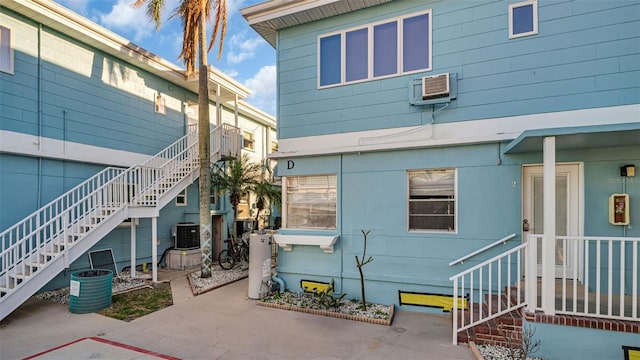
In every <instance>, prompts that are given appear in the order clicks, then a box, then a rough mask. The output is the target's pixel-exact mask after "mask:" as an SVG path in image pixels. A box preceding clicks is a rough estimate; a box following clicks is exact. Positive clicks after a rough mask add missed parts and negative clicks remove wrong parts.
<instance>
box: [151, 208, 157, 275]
mask: <svg viewBox="0 0 640 360" xmlns="http://www.w3.org/2000/svg"><path fill="white" fill-rule="evenodd" d="M151 274H152V275H151V276H152V279H153V282H154V283H157V282H158V218H157V217H152V218H151Z"/></svg>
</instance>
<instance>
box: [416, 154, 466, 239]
mask: <svg viewBox="0 0 640 360" xmlns="http://www.w3.org/2000/svg"><path fill="white" fill-rule="evenodd" d="M439 170H440V171H441V170H453V231H448V230H438V229H411V228H409V212H410V211H409V207H410V205H411V204H410V202H411V187H410V182H409V173H410V172H412V171H439ZM405 173H406V179H407V182H406V189H407V193H406V194H407V197H406V199H405V201H406V202H407V207H406V209H407V213H406V216H407V218H406V220H407V223H406V224H407V232H409V233H435V234H457V233H458V168H452V167H447V168H428V169H425V168H420V169H407V170H406V172H405Z"/></svg>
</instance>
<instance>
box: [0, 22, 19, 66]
mask: <svg viewBox="0 0 640 360" xmlns="http://www.w3.org/2000/svg"><path fill="white" fill-rule="evenodd" d="M5 31H6V32H8V33H9V46H8V48H9V59H8V60H9V64H8V65H9V67H8V68H0V72H3V73H6V74H10V75H13V63H14V61H13V59H14V54H13V44H15V42H14V34H13V33H14V32H13V31H12V29H11V28H10V27H8V26H3V25H0V44H1V41H2V38H1V37H2V33H4V32H5ZM0 50H2V49H1V48H0ZM0 56H2V53H0Z"/></svg>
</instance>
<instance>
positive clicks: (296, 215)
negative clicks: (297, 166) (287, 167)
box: [283, 175, 337, 230]
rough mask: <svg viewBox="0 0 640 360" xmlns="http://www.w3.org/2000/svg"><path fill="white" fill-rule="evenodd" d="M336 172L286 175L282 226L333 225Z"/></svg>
mask: <svg viewBox="0 0 640 360" xmlns="http://www.w3.org/2000/svg"><path fill="white" fill-rule="evenodd" d="M336 184H337V182H336V175H312V176H290V177H286V179H285V181H284V186H285V188H284V190H283V193H284V195H285V199H284V202H285V206H283V209H284V218H285V227H287V228H291V229H318V230H327V229H335V228H336V198H337V192H336Z"/></svg>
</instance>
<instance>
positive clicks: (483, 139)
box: [269, 104, 640, 159]
mask: <svg viewBox="0 0 640 360" xmlns="http://www.w3.org/2000/svg"><path fill="white" fill-rule="evenodd" d="M638 114H640V104H634V105H623V106H612V107H603V108H596V109H581V110H571V111H561V112H550V113H540V114H531V115H520V116H510V117H502V118H491V119H482V120H469V121H458V122H450V123H443V124H427V125H419V126H408V127H401V128H391V129H381V130H367V131H356V132H349V133H340V134H330V135H317V136H307V137H298V138H289V139H279V140H278V152H276V153H273V154H269V157H270V158H273V159H278V158H291V157H300V156H313V155H330V154H344V153H357V152H370V151H384V150H398V149H415V148H429V147H443V146H451V145H463V144H480V143H487V142H496V141H506V140H513V139H515V138H517V137H518V135H520V134H521V133H522V132H523V131H525V130H535V129H546V128H564V127H574V126H589V125H607V124H623V123H629V122H638Z"/></svg>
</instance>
